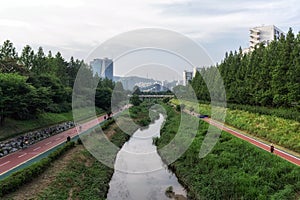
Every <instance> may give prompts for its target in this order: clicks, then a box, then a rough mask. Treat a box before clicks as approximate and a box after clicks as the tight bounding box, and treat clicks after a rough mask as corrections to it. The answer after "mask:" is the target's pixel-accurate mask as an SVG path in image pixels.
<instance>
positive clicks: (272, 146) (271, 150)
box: [270, 144, 275, 153]
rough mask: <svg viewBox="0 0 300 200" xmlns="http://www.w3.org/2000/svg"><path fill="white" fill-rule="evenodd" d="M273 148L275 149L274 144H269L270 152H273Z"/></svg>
mask: <svg viewBox="0 0 300 200" xmlns="http://www.w3.org/2000/svg"><path fill="white" fill-rule="evenodd" d="M274 149H275V148H274V145H273V144H271V145H270V152H271V153H274Z"/></svg>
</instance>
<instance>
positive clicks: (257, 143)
mask: <svg viewBox="0 0 300 200" xmlns="http://www.w3.org/2000/svg"><path fill="white" fill-rule="evenodd" d="M203 120H204V121H206V122H207V123H209V124H211V125H213V126H216V127H218V128H220V129H221V130H224V131H226V132H228V133H230V134H232V135H234V136H236V137H238V138H240V139H242V140H245V141H248V142H250V143H251V144H254V145H255V146H257V147H259V148H261V149H264V150H266V151H270V146H269V145H267V144H264V143H262V142H260V141H258V140H255V139H253V138H251V137H248V136H246V135H244V134H242V133H239V132H237V131H235V130H233V129H231V128H228V127H226V126H225V125H223V124H221V123H219V122H217V121H215V120H212V119H210V118H204V119H203ZM274 154H276V155H278V156H279V157H281V158H283V159H285V160H287V161H289V162H291V163H293V164H295V165H298V166H300V158H297V157H295V156H293V155H291V154H289V153H286V152H284V151H281V150H279V149H276V148H275V151H274Z"/></svg>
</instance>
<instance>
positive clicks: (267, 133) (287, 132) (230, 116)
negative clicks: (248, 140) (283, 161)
mask: <svg viewBox="0 0 300 200" xmlns="http://www.w3.org/2000/svg"><path fill="white" fill-rule="evenodd" d="M171 102H172V103H174V104H178V100H175V99H173V100H171ZM182 103H183V104H184V105H185V108H186V109H191V108H193V109H194V110H196V109H197V105H195V104H193V103H191V102H187V101H183V102H182ZM199 112H200V113H201V114H207V115H210V114H211V107H210V105H207V104H199ZM216 117H217V116H216ZM216 120H218V118H216ZM225 120H226V124H228V125H230V126H233V127H235V128H237V129H240V130H242V131H245V132H246V133H247V134H250V135H253V136H256V137H258V138H261V139H263V140H266V141H268V142H270V143H274V144H277V145H280V146H282V147H285V148H287V149H289V150H292V151H295V152H297V153H300V122H299V121H296V120H291V119H284V118H281V117H278V116H274V115H266V114H258V113H254V112H248V111H244V110H233V109H227V111H226V119H225Z"/></svg>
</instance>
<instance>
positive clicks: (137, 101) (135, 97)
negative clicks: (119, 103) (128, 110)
mask: <svg viewBox="0 0 300 200" xmlns="http://www.w3.org/2000/svg"><path fill="white" fill-rule="evenodd" d="M130 103H131V104H132V105H134V106H138V105H140V103H141V100H140V99H139V95H137V94H134V95H132V97H131V98H130Z"/></svg>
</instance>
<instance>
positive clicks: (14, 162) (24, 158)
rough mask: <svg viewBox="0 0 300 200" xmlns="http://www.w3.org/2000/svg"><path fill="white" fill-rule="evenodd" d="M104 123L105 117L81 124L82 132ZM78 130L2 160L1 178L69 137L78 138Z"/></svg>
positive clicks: (9, 155) (60, 134)
mask: <svg viewBox="0 0 300 200" xmlns="http://www.w3.org/2000/svg"><path fill="white" fill-rule="evenodd" d="M102 121H104V115H103V116H101V117H98V118H97V119H93V120H91V121H88V122H86V123H83V124H81V132H83V131H86V130H88V129H90V128H91V127H94V126H96V125H97V124H99V123H100V122H102ZM77 128H78V126H77V127H74V128H71V129H69V130H67V131H64V132H61V133H59V134H56V135H54V136H51V137H49V138H46V139H44V140H41V141H39V142H37V143H35V144H33V145H31V146H29V147H27V148H25V149H22V150H19V151H16V152H14V153H11V154H8V155H7V156H4V157H2V158H0V177H1V176H2V175H4V174H5V173H7V172H9V171H11V170H12V169H15V168H16V167H19V166H21V165H23V164H25V163H27V162H28V161H30V160H32V159H34V158H36V157H38V156H40V155H42V154H44V153H46V152H47V151H49V150H51V149H53V148H55V147H57V146H59V145H60V144H62V143H65V142H66V141H67V137H68V136H70V137H71V138H74V137H76V136H77V135H78V134H79V133H78V131H79V130H77Z"/></svg>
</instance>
